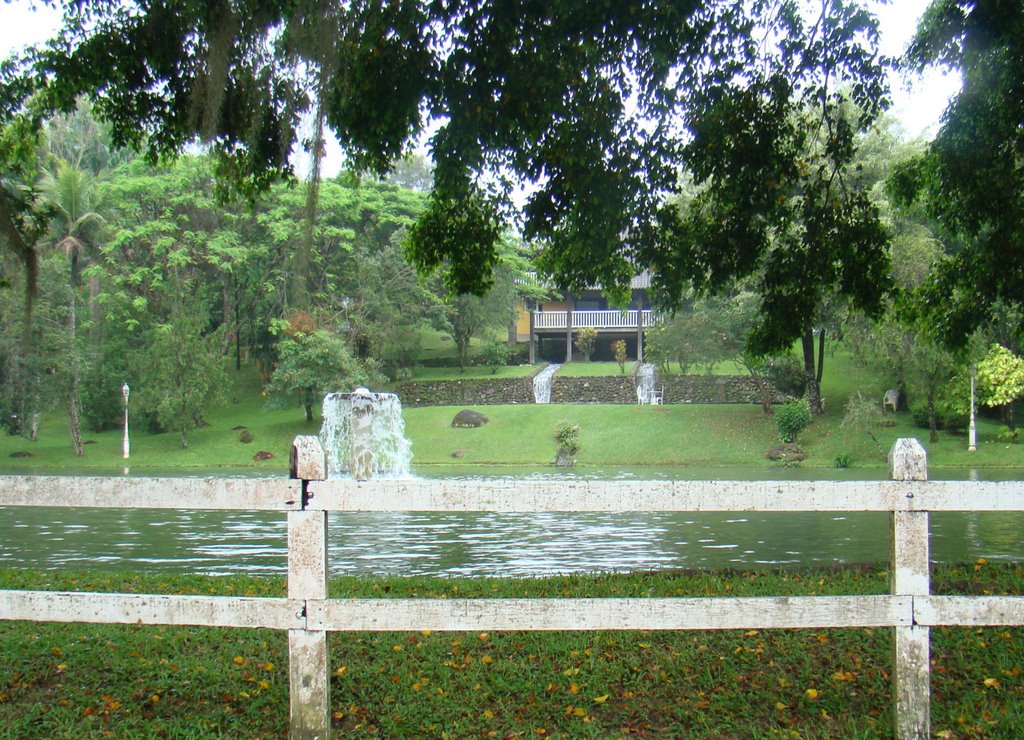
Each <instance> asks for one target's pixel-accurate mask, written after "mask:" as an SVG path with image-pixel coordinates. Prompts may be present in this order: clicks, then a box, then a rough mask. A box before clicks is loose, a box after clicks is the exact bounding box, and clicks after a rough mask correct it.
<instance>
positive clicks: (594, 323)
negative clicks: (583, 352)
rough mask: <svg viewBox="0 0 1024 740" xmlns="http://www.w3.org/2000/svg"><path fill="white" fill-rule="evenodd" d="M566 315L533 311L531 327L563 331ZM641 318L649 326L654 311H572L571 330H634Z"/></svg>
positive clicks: (560, 312) (557, 312)
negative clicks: (586, 327)
mask: <svg viewBox="0 0 1024 740" xmlns="http://www.w3.org/2000/svg"><path fill="white" fill-rule="evenodd" d="M568 314H569V312H568V311H535V312H534V314H533V327H534V329H565V328H566V325H565V324H566V317H567V316H568ZM641 318H642V319H643V322H644V323H643V325H644V326H650V325H651V324H653V323H654V322H655V320H656V318H655V316H654V311H652V310H650V309H643V310H637V309H632V310H629V311H618V310H611V311H573V312H572V328H573V329H582V328H583V327H585V326H589V327H593V328H594V329H636V328H637V326H638V323H637V322H638V321H639V320H640V319H641Z"/></svg>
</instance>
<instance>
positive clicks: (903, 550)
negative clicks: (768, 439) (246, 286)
mask: <svg viewBox="0 0 1024 740" xmlns="http://www.w3.org/2000/svg"><path fill="white" fill-rule="evenodd" d="M291 467H292V474H293V477H294V478H295V479H294V480H284V479H260V480H245V479H215V478H201V479H190V478H70V477H67V478H65V477H53V476H33V477H29V476H21V477H14V476H11V477H0V506H53V507H103V508H111V507H117V508H167V509H225V510H232V509H234V510H239V509H241V510H251V509H260V510H270V511H282V512H285V513H286V515H287V518H288V593H287V597H286V598H250V597H219V596H184V595H156V594H108V593H87V592H84V593H70V592H49V591H16V590H0V619H7V620H15V619H16V620H29V621H55V622H94V623H110V624H160V625H200V626H219V627H248V628H267V629H279V630H287V631H288V642H289V661H290V667H289V681H290V695H291V698H290V702H291V736H292V737H293V738H326V737H328V736H329V734H330V715H329V709H330V696H329V675H330V673H329V670H330V667H329V661H328V654H327V635H328V633H329V632H338V631H349V632H351V631H416V630H434V631H476V630H488V631H498V630H691V629H693V630H709V629H771V628H814V629H819V628H824V627H839V628H850V627H889V628H892V629H893V632H894V665H893V691H894V701H895V705H896V711H895V713H894V715H895V722H896V727H895V732H896V735H897V736H898V737H900V738H924V737H928V734H929V712H930V707H929V702H930V675H929V658H930V649H929V629H930V628H931V627H933V626H941V625H977V626H986V625H990V626H991V625H1022V624H1024V597H1017V596H932V595H931V594H930V583H929V571H928V568H929V542H928V517H929V512H932V511H1020V510H1024V483H1021V482H1002V483H988V482H974V481H972V482H934V481H928V480H927V465H926V461H925V457H924V450H923V449H922V448H921V446H920V444H918V443H917V441H916V440H898V441H897V443H896V445H895V446H894V447H893V450H892V452H890V477H891V478H892V479H893V480H887V481H856V482H847V481H843V482H838V481H817V482H812V481H635V482H634V481H628V482H623V481H614V482H608V481H557V482H552V481H549V482H543V481H521V480H496V481H445V480H429V481H425V480H420V481H417V480H405V481H397V480H374V481H367V482H360V483H357V482H354V481H342V480H325V479H326V477H327V476H326V473H325V471H326V463H325V456H324V451H323V448H322V447H321V446H320V444H319V442H318V441H317V440H316V438H315V437H299V438H296V441H295V445H294V447H293V451H292V463H291ZM330 511H380V512H384V511H448V512H462V511H464V512H470V511H473V512H524V513H526V512H556V511H562V512H587V511H593V512H635V511H698V512H700V511H720V512H729V511H837V512H840V511H847V512H848V511H886V512H890V515H891V527H890V533H891V541H892V560H891V573H892V576H891V592H890V593H889V594H885V595H879V596H807V597H772V596H766V597H724V598H719V597H708V598H597V599H579V598H562V599H557V598H538V599H328V598H327V562H328V558H327V522H328V519H327V514H328V512H330Z"/></svg>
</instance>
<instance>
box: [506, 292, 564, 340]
mask: <svg viewBox="0 0 1024 740" xmlns="http://www.w3.org/2000/svg"><path fill="white" fill-rule="evenodd" d="M540 305H541V310H542V311H567V310H568V309H569V303H568V302H567V301H541V304H540ZM516 341H519V342H529V341H530V314H529V313H527V311H526V308H525V307H524V306H523V301H522V299H520V300H518V301H516Z"/></svg>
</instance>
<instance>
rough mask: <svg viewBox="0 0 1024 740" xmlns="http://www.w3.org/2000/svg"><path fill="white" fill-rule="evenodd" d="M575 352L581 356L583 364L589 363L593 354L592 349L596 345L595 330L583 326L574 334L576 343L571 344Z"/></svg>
mask: <svg viewBox="0 0 1024 740" xmlns="http://www.w3.org/2000/svg"><path fill="white" fill-rule="evenodd" d="M573 344H574V346H575V347H576V350H577V351H578V352H579V353H580V354H581V355H583V359H584V361H585V362H590V356H591V355H592V354H594V347H595V346H596V345H597V329H595V328H594V327H592V326H584V327H583V328H582V329H580V330H579V331H578V332H576V341H575V342H573Z"/></svg>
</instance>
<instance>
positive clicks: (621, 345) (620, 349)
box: [612, 339, 626, 375]
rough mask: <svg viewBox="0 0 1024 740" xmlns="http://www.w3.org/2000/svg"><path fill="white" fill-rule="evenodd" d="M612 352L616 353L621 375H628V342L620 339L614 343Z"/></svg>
mask: <svg viewBox="0 0 1024 740" xmlns="http://www.w3.org/2000/svg"><path fill="white" fill-rule="evenodd" d="M612 351H613V352H614V353H615V361H616V362H617V363H619V374H621V375H625V374H626V340H625V339H619V340H617V341H615V342H612Z"/></svg>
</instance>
